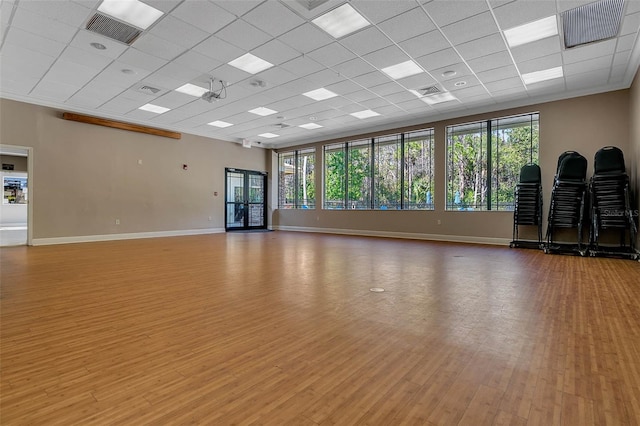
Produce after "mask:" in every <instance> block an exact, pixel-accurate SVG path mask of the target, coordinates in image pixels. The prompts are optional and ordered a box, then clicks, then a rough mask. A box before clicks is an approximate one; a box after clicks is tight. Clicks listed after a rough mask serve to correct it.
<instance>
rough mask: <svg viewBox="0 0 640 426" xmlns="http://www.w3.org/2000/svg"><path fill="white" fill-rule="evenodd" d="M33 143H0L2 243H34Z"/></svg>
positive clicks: (0, 222) (0, 240)
mask: <svg viewBox="0 0 640 426" xmlns="http://www.w3.org/2000/svg"><path fill="white" fill-rule="evenodd" d="M31 150H32V149H31V148H30V147H22V146H14V145H0V160H2V161H1V163H2V170H1V171H0V181H1V182H2V186H3V191H2V202H1V203H0V246H1V247H6V246H16V245H30V244H31V226H30V223H31V218H32V214H31V210H32V202H31V195H32V193H31V191H29V189H30V187H31V175H32V155H31Z"/></svg>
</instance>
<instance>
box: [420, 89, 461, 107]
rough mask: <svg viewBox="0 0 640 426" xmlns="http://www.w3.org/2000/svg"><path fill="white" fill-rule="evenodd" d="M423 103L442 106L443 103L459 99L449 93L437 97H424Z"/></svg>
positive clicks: (439, 94) (422, 98)
mask: <svg viewBox="0 0 640 426" xmlns="http://www.w3.org/2000/svg"><path fill="white" fill-rule="evenodd" d="M420 100H421V101H423V102H425V103H428V104H429V105H435V104H441V103H443V102H450V101H457V100H458V98H456V97H455V96H453V95H452V94H451V93H449V92H444V93H438V94H436V95H429V96H423V97H421V98H420Z"/></svg>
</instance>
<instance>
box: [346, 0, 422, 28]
mask: <svg viewBox="0 0 640 426" xmlns="http://www.w3.org/2000/svg"><path fill="white" fill-rule="evenodd" d="M350 3H351V5H352V6H353V7H355V8H356V9H357V10H358V12H360V13H361V14H362V15H364V17H365V18H367V20H369V22H371V23H372V24H376V23H379V22H382V21H385V20H387V19H389V18H392V17H394V16H397V15H400V14H401V13H403V12H405V11H407V10H409V9H413V8H415V7H416V3H415V1H413V0H394V1H388V0H352V1H351V2H350Z"/></svg>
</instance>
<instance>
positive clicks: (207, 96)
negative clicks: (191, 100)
mask: <svg viewBox="0 0 640 426" xmlns="http://www.w3.org/2000/svg"><path fill="white" fill-rule="evenodd" d="M215 81H216V79H215V78H212V79H211V80H209V91H208V92H205V93H203V94H202V96H201V98H202V99H204V100H205V101H207V102H209V103H213V102H216V101H218V100H220V99H224V98H226V97H227V88H226V86H225V85H224V81H222V80H218V82H219V83H220V89H218V90H213V83H215Z"/></svg>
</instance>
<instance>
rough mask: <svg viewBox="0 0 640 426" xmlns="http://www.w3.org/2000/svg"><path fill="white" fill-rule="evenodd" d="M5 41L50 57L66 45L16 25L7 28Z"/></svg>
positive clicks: (60, 51)
mask: <svg viewBox="0 0 640 426" xmlns="http://www.w3.org/2000/svg"><path fill="white" fill-rule="evenodd" d="M2 31H3V32H4V28H3V30H2ZM5 41H6V42H7V43H10V44H13V45H15V46H20V47H22V48H24V49H26V50H33V51H35V52H39V53H42V54H43V55H47V56H51V57H56V56H58V55H59V54H60V53H62V51H63V50H64V48H65V47H66V44H64V43H60V42H58V41H55V40H51V39H49V38H45V37H41V36H39V35H36V34H32V33H30V32H28V31H25V30H22V29H20V28H18V27H10V28H9V32H8V33H7V36H6V37H5Z"/></svg>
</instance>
